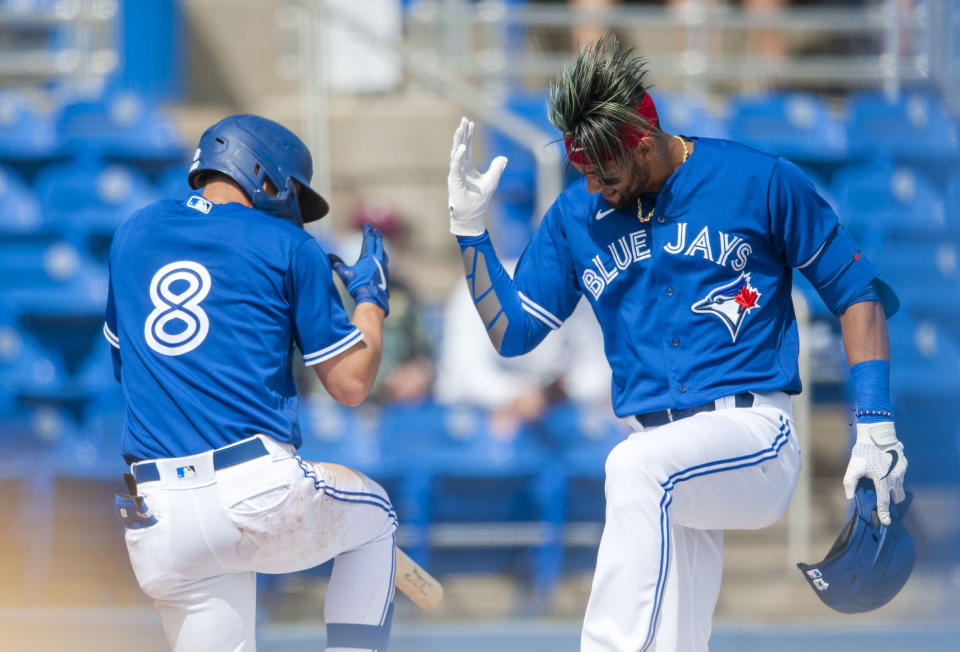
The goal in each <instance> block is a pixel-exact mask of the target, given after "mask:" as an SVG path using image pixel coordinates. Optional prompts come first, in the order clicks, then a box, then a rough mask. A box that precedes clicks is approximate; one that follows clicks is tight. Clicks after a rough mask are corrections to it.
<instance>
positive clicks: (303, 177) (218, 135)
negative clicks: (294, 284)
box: [187, 114, 330, 224]
mask: <svg viewBox="0 0 960 652" xmlns="http://www.w3.org/2000/svg"><path fill="white" fill-rule="evenodd" d="M204 172H221V173H223V174H225V175H227V176H228V177H230V178H231V179H233V180H234V181H235V182H236V183H237V185H239V186H240V187H241V188H242V189H243V191H244V192H245V193H246V194H247V197H249V198H250V203H252V204H253V206H254V208H256V209H258V210H261V211H263V212H264V213H268V214H270V215H274V216H276V217H280V218H283V219H285V220H290V221H291V222H294V223H295V224H300V223H302V222H312V221H314V220H319V219H320V218H321V217H323V216H324V215H326V214H327V211H328V210H330V207H329V206H328V205H327V202H326V200H324V198H323V197H321V196H320V195H319V194H317V192H316V191H314V190H313V189H312V188H311V187H310V177H312V176H313V160H312V159H311V158H310V151H309V150H308V149H307V146H306V145H304V144H303V141H302V140H300V139H299V138H297V136H296V135H295V134H294V133H293V132H292V131H290V130H289V129H287V128H286V127H284V126H283V125H280V124H277V123H276V122H273V121H272V120H267V119H266V118H261V117H260V116H258V115H249V114H238V115H232V116H230V117H229V118H224V119H223V120H221V121H220V122H218V123H217V124H215V125H213V126H212V127H210V128H209V129H207V130H206V131H205V132H204V133H203V136H201V137H200V144H199V145H197V152H196V154H195V155H194V157H193V164H192V165H191V166H190V173H189V175H188V176H187V181H188V182H189V183H190V187H191V188H194V189H197V188H199V187H200V186H202V185H203V183H204V182H203V173H204ZM267 180H269V181H270V184H269V185H267V184H266V181H267ZM294 181H297V182H298V183H299V184H300V190H299V191H298V190H297V188H296V186H295V184H294ZM270 185H272V186H273V188H272V189H271V190H273V189H275V190H276V194H270V192H268V188H269V186H270ZM265 186H266V187H265Z"/></svg>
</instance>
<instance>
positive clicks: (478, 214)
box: [447, 118, 507, 236]
mask: <svg viewBox="0 0 960 652" xmlns="http://www.w3.org/2000/svg"><path fill="white" fill-rule="evenodd" d="M505 167H507V157H506V156H498V157H496V158H495V159H493V161H491V162H490V167H489V168H487V171H486V172H484V173H482V174H481V173H480V172H479V171H478V170H477V168H476V167H474V165H473V122H471V121H469V120H467V119H466V118H460V125H459V126H458V127H457V131H456V132H455V133H454V134H453V147H452V148H451V149H450V174H449V175H448V176H447V192H448V194H449V207H450V232H451V233H452V234H454V235H464V236H469V235H481V234H482V233H483V232H484V229H485V228H486V227H485V226H484V224H483V215H484V213H486V212H487V208H489V206H490V200H491V199H492V198H493V193H494V192H496V190H497V184H498V183H500V175H501V174H503V169H504V168H505Z"/></svg>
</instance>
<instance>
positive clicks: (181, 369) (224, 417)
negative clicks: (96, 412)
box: [104, 195, 363, 462]
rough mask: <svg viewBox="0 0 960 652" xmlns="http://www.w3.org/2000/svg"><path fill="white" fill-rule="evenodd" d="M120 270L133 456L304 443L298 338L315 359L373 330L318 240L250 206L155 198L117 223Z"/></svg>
mask: <svg viewBox="0 0 960 652" xmlns="http://www.w3.org/2000/svg"><path fill="white" fill-rule="evenodd" d="M109 266H110V295H109V298H108V305H107V315H106V324H105V326H104V334H105V335H106V337H107V340H108V341H109V342H110V344H111V345H113V346H114V347H115V354H117V353H118V354H119V360H120V371H119V373H120V377H121V380H122V383H123V391H124V396H125V398H126V405H127V413H126V424H125V428H124V434H123V454H124V457H125V458H126V459H127V461H128V462H129V461H134V460H143V459H153V458H159V457H177V456H182V455H191V454H195V453H199V452H202V451H206V450H209V449H212V448H219V447H221V446H225V445H227V444H230V443H233V442H236V441H238V440H240V439H243V438H246V437H249V436H251V435H253V434H256V433H264V434H267V435H270V436H271V437H273V438H274V439H277V440H278V441H281V442H290V443H292V444H293V445H294V446H299V445H300V443H301V438H300V431H299V426H298V423H297V392H296V387H295V386H294V381H293V376H292V371H291V360H292V357H293V346H294V345H296V346H297V347H298V348H299V349H300V351H301V352H302V354H303V359H304V362H305V363H306V364H307V365H312V364H316V363H318V362H322V361H323V360H327V359H329V358H331V357H333V356H336V355H338V354H339V353H342V352H343V351H345V350H347V349H348V348H350V347H351V346H353V345H354V344H356V343H357V342H359V341H360V340H361V339H362V337H363V335H362V333H361V332H360V331H359V330H358V329H357V328H356V327H354V326H353V325H352V324H351V323H350V322H349V319H348V316H347V314H346V312H345V311H344V309H343V305H342V304H341V302H340V297H339V295H338V293H337V291H336V287H335V286H334V284H333V279H332V275H331V268H330V264H329V262H328V260H327V255H326V253H325V252H324V251H323V249H322V248H321V246H320V244H319V243H318V242H317V240H316V239H315V238H313V237H312V236H311V235H310V234H309V233H307V232H305V231H304V230H303V229H301V228H299V227H297V226H295V225H293V224H292V223H289V222H286V221H284V220H281V219H278V218H275V217H270V216H269V215H266V214H265V213H262V212H260V211H257V210H255V209H252V208H247V207H245V206H242V205H240V204H235V203H230V204H223V205H217V204H212V203H211V202H209V201H207V200H206V199H204V198H203V197H200V196H198V195H195V196H192V197H190V198H189V199H188V200H187V201H174V200H165V201H160V202H157V203H155V204H152V205H150V206H148V207H146V208H144V209H143V210H141V211H139V212H137V213H136V214H134V215H133V216H132V217H131V218H130V219H129V220H128V221H127V222H125V223H124V224H123V225H122V226H121V227H120V229H119V230H118V231H117V233H116V236H115V237H114V240H113V245H112V246H111V249H110V261H109ZM115 357H116V355H115Z"/></svg>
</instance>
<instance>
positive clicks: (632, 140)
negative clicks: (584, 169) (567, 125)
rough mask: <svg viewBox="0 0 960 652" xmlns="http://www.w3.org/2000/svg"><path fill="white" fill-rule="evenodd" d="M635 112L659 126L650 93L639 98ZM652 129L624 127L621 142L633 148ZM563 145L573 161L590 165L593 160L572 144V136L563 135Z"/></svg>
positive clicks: (654, 125)
mask: <svg viewBox="0 0 960 652" xmlns="http://www.w3.org/2000/svg"><path fill="white" fill-rule="evenodd" d="M635 113H636V114H637V115H638V116H640V117H641V118H643V119H644V120H646V121H647V122H648V123H650V124H651V125H652V126H653V127H657V128H659V127H660V117H659V116H658V115H657V107H656V105H655V104H654V103H653V98H652V97H650V93H644V95H643V99H642V100H640V106H638V107H637V110H636V111H635ZM651 131H653V129H647V130H646V131H635V130H633V129H626V130H624V132H623V144H624V145H625V146H626V148H627V149H633V148H634V147H636V146H637V144H638V143H639V142H640V139H641V138H643V137H644V136H646V135H647V134H649V133H650V132H651ZM563 145H564V147H566V148H567V157H568V158H569V159H570V160H571V161H572V162H574V163H579V164H580V165H592V164H593V161H592V160H591V159H590V155H589V154H587V152H585V151H584V149H583V148H582V147H578V146H575V145H574V142H573V136H569V135H568V136H564V137H563ZM610 158H612V157H611V156H608V157H607V160H610Z"/></svg>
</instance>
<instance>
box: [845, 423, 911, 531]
mask: <svg viewBox="0 0 960 652" xmlns="http://www.w3.org/2000/svg"><path fill="white" fill-rule="evenodd" d="M906 472H907V458H906V457H905V456H904V454H903V444H902V443H900V442H899V441H898V440H897V431H896V429H895V428H894V427H893V422H892V421H881V422H879V423H858V424H857V441H856V443H854V445H853V451H851V453H850V463H849V464H847V472H846V474H844V476H843V489H844V491H845V493H846V494H847V500H850V499H852V498H853V494H854V491H855V490H856V488H857V482H859V480H860V478H864V477H866V478H869V479H870V480H873V485H874V487H876V489H877V516H879V517H880V522H881V523H883V524H884V525H890V492H891V491H892V492H893V500H894V502H897V503H899V502H903V499H904V498H905V497H906V496H905V494H904V493H903V476H904V474H905V473H906Z"/></svg>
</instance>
